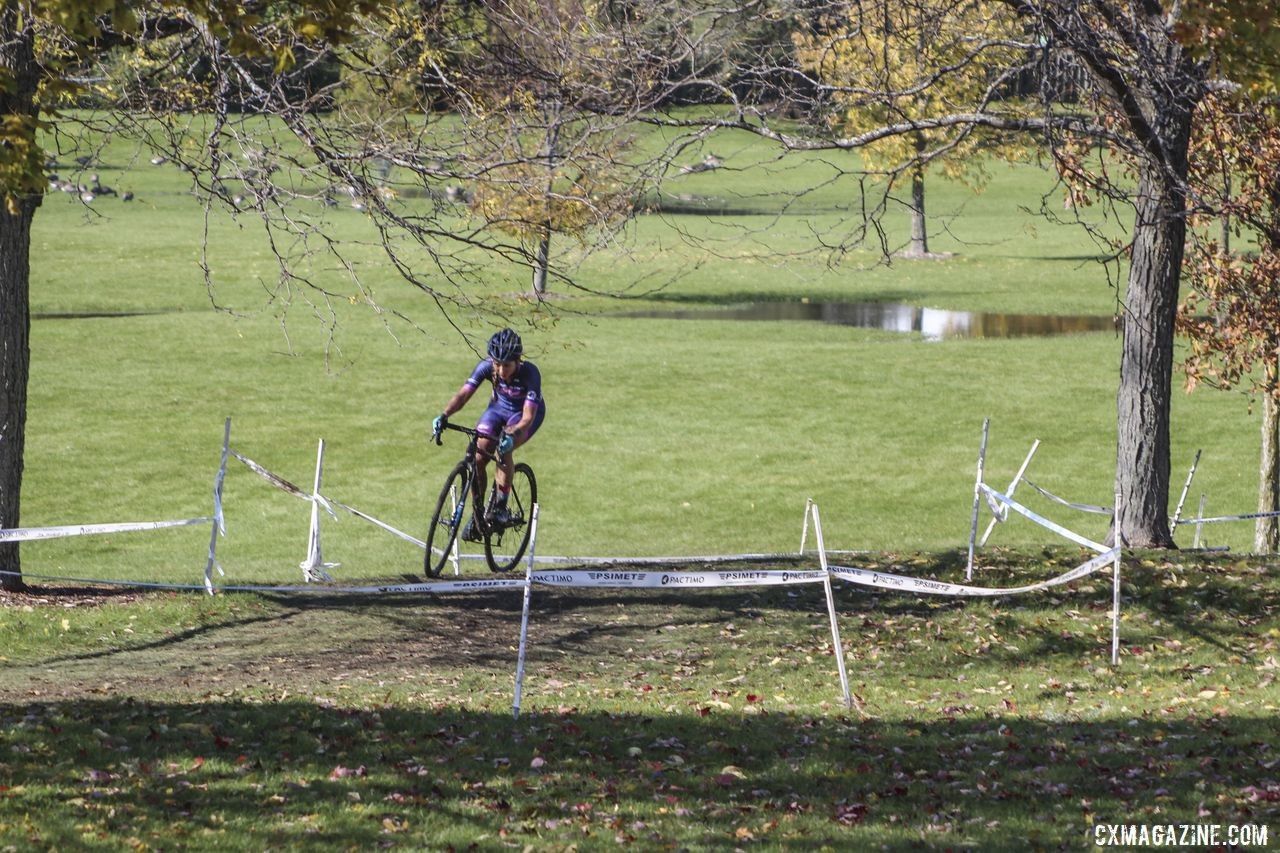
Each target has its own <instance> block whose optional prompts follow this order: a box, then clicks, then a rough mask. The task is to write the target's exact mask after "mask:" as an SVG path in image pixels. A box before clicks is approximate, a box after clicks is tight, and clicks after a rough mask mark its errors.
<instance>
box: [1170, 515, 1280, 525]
mask: <svg viewBox="0 0 1280 853" xmlns="http://www.w3.org/2000/svg"><path fill="white" fill-rule="evenodd" d="M1277 517H1280V512H1251V513H1248V514H1246V515H1220V516H1217V517H1216V518H1184V519H1182V520H1181V521H1179V522H1178V525H1179V526H1182V525H1187V524H1212V523H1214V522H1216V521H1246V520H1248V519H1250V518H1277Z"/></svg>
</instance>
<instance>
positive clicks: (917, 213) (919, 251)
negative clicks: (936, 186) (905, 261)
mask: <svg viewBox="0 0 1280 853" xmlns="http://www.w3.org/2000/svg"><path fill="white" fill-rule="evenodd" d="M928 254H929V233H928V232H927V231H926V230H925V219H924V169H921V168H917V169H916V170H915V171H914V172H912V173H911V246H910V247H909V248H908V249H907V257H908V258H923V257H926V256H928Z"/></svg>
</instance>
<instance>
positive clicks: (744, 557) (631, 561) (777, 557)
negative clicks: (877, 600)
mask: <svg viewBox="0 0 1280 853" xmlns="http://www.w3.org/2000/svg"><path fill="white" fill-rule="evenodd" d="M817 553H818V552H817V551H815V550H813V549H810V550H808V551H805V552H804V553H803V554H797V553H795V552H794V551H792V552H790V553H786V554H715V555H705V556H692V557H678V556H677V557H551V556H547V557H544V556H542V555H541V554H539V555H538V557H537V559H536V560H535V562H536V563H549V564H556V563H569V564H570V565H581V566H595V565H626V566H651V565H663V564H665V563H675V564H682V563H706V564H708V565H713V564H715V563H745V562H749V561H752V560H772V561H775V562H776V561H783V560H799V559H801V557H803V555H804V554H817ZM827 553H828V554H868V553H870V552H869V551H853V550H846V551H827Z"/></svg>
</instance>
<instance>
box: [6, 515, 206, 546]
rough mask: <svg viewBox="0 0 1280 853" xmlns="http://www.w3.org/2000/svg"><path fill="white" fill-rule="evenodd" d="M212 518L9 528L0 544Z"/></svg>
mask: <svg viewBox="0 0 1280 853" xmlns="http://www.w3.org/2000/svg"><path fill="white" fill-rule="evenodd" d="M211 521H213V519H212V518H183V519H178V520H176V521H127V522H120V523H118V524H67V525H63V526H61V527H11V528H9V529H7V530H0V542H30V541H34V540H37V539H61V538H63V537H64V536H92V535H94V534H97V533H129V532H131V531H135V530H165V529H167V528H170V527H188V526H190V525H192V524H209V523H210V522H211Z"/></svg>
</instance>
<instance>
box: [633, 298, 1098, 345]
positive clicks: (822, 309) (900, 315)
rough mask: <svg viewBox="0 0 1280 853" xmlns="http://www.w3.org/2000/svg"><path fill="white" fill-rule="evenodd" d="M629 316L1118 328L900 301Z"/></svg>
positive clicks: (987, 333) (1039, 331)
mask: <svg viewBox="0 0 1280 853" xmlns="http://www.w3.org/2000/svg"><path fill="white" fill-rule="evenodd" d="M622 316H624V317H649V318H655V319H657V318H661V319H669V320H775V321H776V320H816V321H819V322H823V323H831V324H834V325H838V326H856V327H858V328H860V329H880V330H882V331H886V332H915V333H917V334H919V335H922V336H923V337H924V338H925V339H926V340H931V341H940V340H944V339H946V338H1019V337H1028V336H1039V335H1069V334H1078V333H1081V332H1103V331H1113V330H1115V329H1116V328H1117V321H1116V320H1115V319H1114V318H1112V317H1099V316H1095V315H1088V314H1076V315H1062V314H1056V315H1055V314H998V313H991V312H982V311H945V310H943V309H940V308H921V307H919V306H918V305H904V304H902V303H897V302H757V303H751V304H749V305H735V306H733V307H730V308H716V309H708V310H696V311H694V310H689V311H683V310H673V311H635V312H632V313H628V314H623V315H622Z"/></svg>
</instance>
